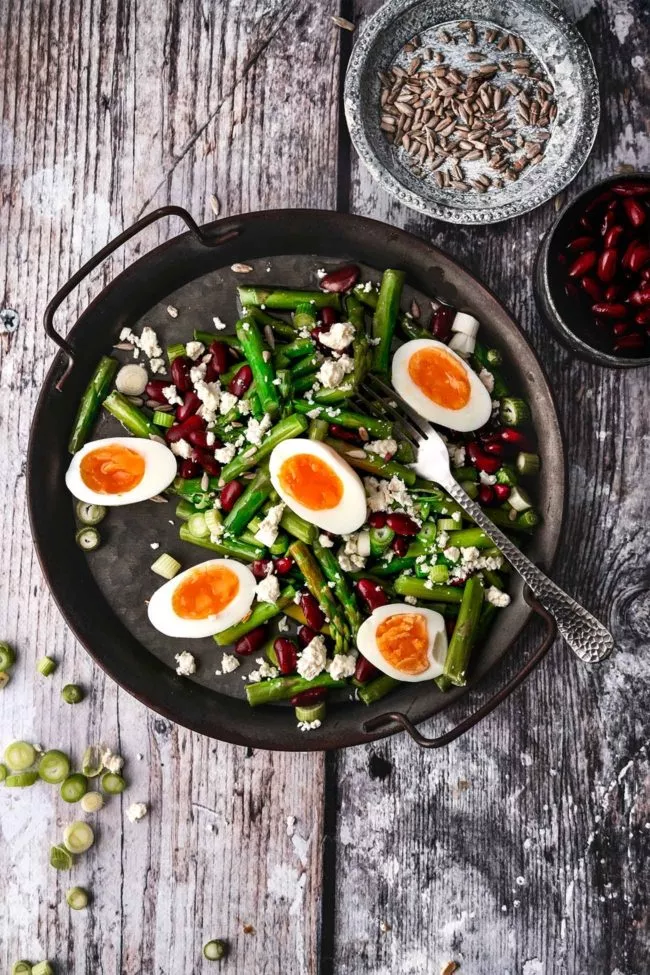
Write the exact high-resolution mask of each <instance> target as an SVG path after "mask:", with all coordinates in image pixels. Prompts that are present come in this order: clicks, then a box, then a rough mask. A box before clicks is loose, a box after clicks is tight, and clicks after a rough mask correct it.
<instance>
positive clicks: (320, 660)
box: [296, 636, 327, 680]
mask: <svg viewBox="0 0 650 975" xmlns="http://www.w3.org/2000/svg"><path fill="white" fill-rule="evenodd" d="M326 661H327V651H326V649H325V640H324V639H323V637H322V636H315V637H314V638H313V640H311V641H310V642H309V643H308V644H307V646H306V647H305V649H304V650H303V651H302V653H301V654H299V655H298V666H297V668H296V669H297V671H298V673H299V674H300V676H301V677H304V678H305V680H313V679H314V677H318V675H319V674H321V673H322V672H323V671H324V670H325V664H326Z"/></svg>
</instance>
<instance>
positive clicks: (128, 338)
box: [120, 328, 138, 346]
mask: <svg viewBox="0 0 650 975" xmlns="http://www.w3.org/2000/svg"><path fill="white" fill-rule="evenodd" d="M120 342H131V344H132V345H135V346H137V344H138V336H137V335H136V334H135V332H134V331H133V330H132V329H130V328H123V329H122V331H121V332H120Z"/></svg>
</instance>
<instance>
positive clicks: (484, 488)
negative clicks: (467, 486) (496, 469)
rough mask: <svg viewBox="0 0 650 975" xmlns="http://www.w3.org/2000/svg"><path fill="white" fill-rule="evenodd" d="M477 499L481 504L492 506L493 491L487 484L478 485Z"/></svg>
mask: <svg viewBox="0 0 650 975" xmlns="http://www.w3.org/2000/svg"><path fill="white" fill-rule="evenodd" d="M478 499H479V501H480V503H481V504H492V502H493V501H494V491H493V490H492V488H491V486H490V485H489V484H479V488H478Z"/></svg>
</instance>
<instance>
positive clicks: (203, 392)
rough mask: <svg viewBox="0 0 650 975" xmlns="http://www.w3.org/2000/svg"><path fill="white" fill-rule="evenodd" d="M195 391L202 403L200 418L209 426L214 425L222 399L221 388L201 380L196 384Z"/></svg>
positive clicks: (216, 384)
mask: <svg viewBox="0 0 650 975" xmlns="http://www.w3.org/2000/svg"><path fill="white" fill-rule="evenodd" d="M194 390H195V392H196V395H197V396H198V397H199V399H200V400H201V403H202V406H201V408H200V409H199V416H200V417H201V418H202V419H204V420H205V421H206V422H207V423H208V424H211V423H214V421H215V416H216V412H217V410H218V408H219V400H220V399H221V386H220V385H219V383H206V382H205V381H204V380H203V379H201V380H200V381H199V382H198V383H195V384H194Z"/></svg>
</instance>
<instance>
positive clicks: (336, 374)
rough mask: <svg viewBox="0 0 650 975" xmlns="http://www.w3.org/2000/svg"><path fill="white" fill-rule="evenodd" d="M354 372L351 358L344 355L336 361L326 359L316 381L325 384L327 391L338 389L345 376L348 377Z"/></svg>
mask: <svg viewBox="0 0 650 975" xmlns="http://www.w3.org/2000/svg"><path fill="white" fill-rule="evenodd" d="M353 370H354V362H353V361H352V359H351V358H350V356H349V355H342V356H341V358H340V359H337V360H336V361H335V360H334V359H326V360H325V362H324V363H323V364H322V366H321V367H320V369H319V370H318V372H317V373H316V379H317V380H318V382H321V383H322V384H323V386H324V387H325V389H336V387H337V386H340V385H341V382H342V381H343V378H344V376H347V374H348V373H350V372H353Z"/></svg>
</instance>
